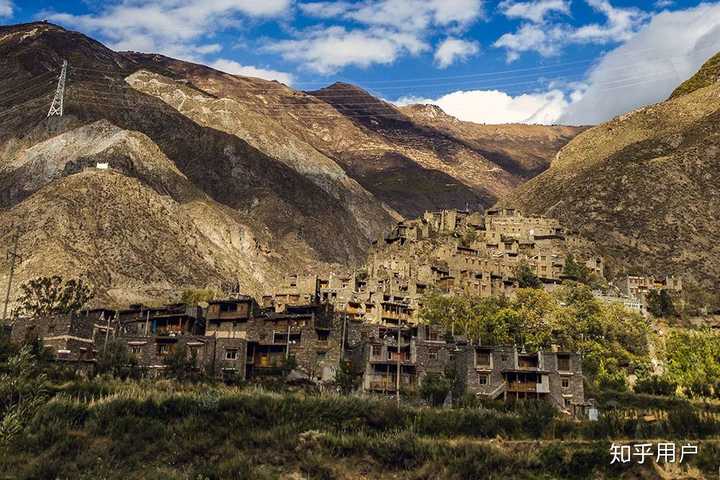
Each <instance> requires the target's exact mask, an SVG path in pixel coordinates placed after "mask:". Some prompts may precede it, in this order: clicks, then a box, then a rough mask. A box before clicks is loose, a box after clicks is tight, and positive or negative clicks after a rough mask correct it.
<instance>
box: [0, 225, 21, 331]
mask: <svg viewBox="0 0 720 480" xmlns="http://www.w3.org/2000/svg"><path fill="white" fill-rule="evenodd" d="M19 238H20V234H19V232H18V229H15V233H13V240H12V242H13V247H12V251H9V252H8V253H7V256H6V258H7V259H8V260H10V276H9V277H8V284H7V290H6V291H5V307H4V308H3V316H2V321H3V323H5V321H6V320H7V310H8V304H9V303H10V290H11V289H12V282H13V276H14V275H15V264H16V262H21V261H22V257H21V256H20V255H18V253H17V247H18V241H19Z"/></svg>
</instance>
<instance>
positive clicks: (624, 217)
mask: <svg viewBox="0 0 720 480" xmlns="http://www.w3.org/2000/svg"><path fill="white" fill-rule="evenodd" d="M717 58H718V57H717V56H716V57H714V59H711V60H710V62H711V63H712V62H714V61H715V59H717ZM706 70H707V67H703V69H701V70H700V72H699V73H698V75H701V76H704V75H705V72H706ZM688 82H689V83H687V82H686V84H689V85H699V84H702V82H703V80H702V79H700V80H698V79H697V78H695V77H693V78H691V79H690V80H688ZM719 171H720V83H717V82H710V83H708V84H707V85H706V86H704V87H700V88H695V89H692V91H688V92H687V93H684V94H682V95H673V96H671V97H670V98H669V99H668V100H666V101H664V102H660V103H658V104H655V105H650V106H647V107H644V108H641V109H638V110H635V111H632V112H629V113H627V114H624V115H621V116H619V117H616V118H614V119H612V120H610V121H609V122H606V123H604V124H601V125H598V126H596V127H593V128H591V129H589V130H587V131H585V132H583V133H581V134H580V135H578V136H577V137H575V138H574V139H573V140H572V141H571V142H570V143H568V144H567V145H566V146H565V147H563V148H562V149H561V150H560V152H559V153H558V157H557V160H556V161H554V162H553V164H552V166H551V167H550V169H548V170H547V171H545V172H543V173H542V174H540V175H538V176H537V177H535V178H533V179H532V180H530V181H528V182H527V183H525V184H524V185H522V186H520V187H518V188H517V189H516V190H515V191H513V192H512V193H511V194H509V195H508V196H507V197H505V198H504V199H502V200H501V202H499V203H500V205H511V206H514V207H516V208H519V209H522V210H523V211H526V212H527V213H531V214H543V215H549V216H553V217H556V218H558V219H560V220H561V221H562V222H564V223H565V224H568V225H574V226H575V227H576V228H577V229H578V230H579V231H580V233H581V235H582V236H584V237H586V238H587V239H589V240H592V241H594V242H595V244H596V245H598V247H599V249H600V251H601V253H602V254H603V255H604V256H605V257H606V259H607V260H608V265H609V268H610V269H611V270H612V271H614V272H615V273H623V272H626V273H644V274H654V275H665V274H675V275H680V276H683V277H685V278H687V279H688V280H689V281H691V282H693V283H699V284H702V285H703V286H704V287H705V288H708V289H710V290H712V291H715V292H718V291H720V247H718V245H717V242H716V241H715V237H716V232H717V231H720V223H719V222H720V220H718V216H717V215H716V214H715V213H713V212H720V188H719V187H718V184H719V183H720V182H719V181H720V178H718V172H719Z"/></svg>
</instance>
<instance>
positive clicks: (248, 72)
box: [210, 58, 293, 85]
mask: <svg viewBox="0 0 720 480" xmlns="http://www.w3.org/2000/svg"><path fill="white" fill-rule="evenodd" d="M210 66H211V67H213V68H215V69H217V70H220V71H223V72H225V73H231V74H233V75H241V76H244V77H256V78H263V79H265V80H277V81H278V82H280V83H284V84H285V85H292V83H293V76H292V74H290V73H286V72H279V71H277V70H270V69H265V68H258V67H253V66H251V65H241V64H240V63H238V62H236V61H234V60H228V59H225V58H220V59H218V60H215V61H214V62H213V63H211V64H210Z"/></svg>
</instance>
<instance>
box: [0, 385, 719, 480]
mask: <svg viewBox="0 0 720 480" xmlns="http://www.w3.org/2000/svg"><path fill="white" fill-rule="evenodd" d="M696 410H697V409H693V410H688V409H687V408H683V407H680V408H673V409H671V410H669V411H667V412H666V413H665V414H663V415H657V416H658V417H662V418H661V419H660V420H657V419H656V420H654V421H652V422H649V421H646V420H645V419H644V418H643V417H642V416H640V417H638V416H637V415H628V414H627V411H618V413H617V414H612V415H605V416H603V418H601V421H599V422H595V423H589V422H588V423H578V422H573V421H570V420H568V419H565V418H559V417H557V416H555V414H554V413H553V411H552V409H550V408H547V407H546V406H544V405H542V404H525V405H516V406H515V407H512V408H508V407H501V408H493V409H490V408H477V407H476V406H475V407H473V408H456V409H434V408H428V407H400V408H398V407H397V406H396V405H395V404H394V403H393V402H392V401H384V400H372V399H366V398H356V397H342V396H336V395H318V394H312V395H310V394H304V393H301V392H295V393H292V392H284V393H274V392H270V391H265V390H261V389H258V388H254V387H245V388H242V387H227V386H224V385H213V384H181V383H177V382H174V381H171V380H150V379H145V380H136V381H120V380H113V379H96V380H72V381H69V382H66V383H64V384H60V385H54V386H53V387H52V388H51V391H50V392H49V393H48V396H47V401H46V402H44V403H43V404H42V405H40V406H39V407H38V408H37V410H36V411H35V412H34V414H33V416H32V418H30V419H29V420H28V422H27V423H26V425H25V426H24V428H23V431H22V433H20V434H18V435H17V436H16V437H14V439H13V441H12V442H10V443H9V444H8V445H6V446H5V447H4V450H3V452H2V455H0V478H12V479H30V478H37V479H66V478H68V479H69V478H73V479H78V478H79V479H192V480H203V479H275V478H297V479H357V478H373V479H375V478H379V479H384V478H393V479H437V478H449V479H481V478H482V479H493V478H498V479H499V478H503V479H508V478H512V479H515V478H518V479H556V478H570V479H589V478H663V477H661V476H658V475H659V474H658V473H657V472H656V471H655V470H654V468H653V466H651V465H645V466H638V465H634V466H632V467H628V466H625V467H620V468H618V467H617V466H611V465H610V455H609V445H610V441H609V439H610V438H612V439H615V440H616V441H618V440H619V439H628V440H627V441H626V443H630V442H631V441H633V440H634V441H637V440H639V439H642V438H651V439H662V438H665V439H669V440H675V441H680V439H684V438H692V439H696V442H697V443H699V444H700V452H699V455H697V456H696V457H694V458H693V459H692V462H691V463H687V464H684V467H683V469H682V470H683V473H682V475H683V476H679V475H680V473H681V472H680V470H677V469H676V471H675V472H674V473H672V475H673V476H670V477H665V478H704V477H703V475H708V477H707V478H715V477H714V476H713V477H709V475H711V474H713V475H717V473H716V472H717V458H718V455H719V454H720V442H718V441H715V440H713V439H714V438H718V432H720V423H719V422H717V421H716V417H715V415H716V414H715V413H712V412H711V413H707V414H699V413H698V412H697V411H696ZM703 472H704V473H703ZM675 475H678V476H675ZM687 475H689V476H687Z"/></svg>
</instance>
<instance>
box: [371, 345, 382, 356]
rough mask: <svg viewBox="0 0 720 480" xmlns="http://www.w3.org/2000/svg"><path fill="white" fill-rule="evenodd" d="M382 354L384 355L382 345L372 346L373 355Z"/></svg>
mask: <svg viewBox="0 0 720 480" xmlns="http://www.w3.org/2000/svg"><path fill="white" fill-rule="evenodd" d="M380 355H382V347H381V346H380V345H373V346H372V356H373V357H379V356H380Z"/></svg>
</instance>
